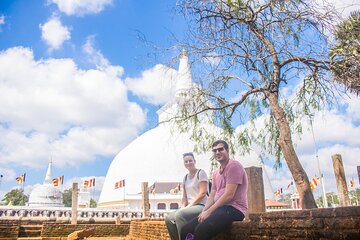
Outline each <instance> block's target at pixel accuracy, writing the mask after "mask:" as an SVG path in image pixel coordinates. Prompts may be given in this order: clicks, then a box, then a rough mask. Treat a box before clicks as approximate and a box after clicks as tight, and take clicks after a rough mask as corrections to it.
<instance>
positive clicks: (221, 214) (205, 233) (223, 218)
mask: <svg viewBox="0 0 360 240" xmlns="http://www.w3.org/2000/svg"><path fill="white" fill-rule="evenodd" d="M244 217H245V216H244V214H243V213H242V212H240V211H239V210H237V209H235V208H233V207H232V206H229V205H225V206H222V207H220V208H218V209H216V210H215V211H214V212H213V213H212V214H211V215H210V216H209V217H208V218H207V219H205V220H204V221H203V222H201V223H199V224H198V225H197V227H196V228H195V232H194V235H195V239H196V240H206V239H211V238H212V237H214V236H216V235H217V234H219V233H221V232H223V231H224V230H226V229H227V228H228V227H230V226H231V223H232V222H233V221H242V220H243V219H244Z"/></svg>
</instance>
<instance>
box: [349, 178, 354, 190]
mask: <svg viewBox="0 0 360 240" xmlns="http://www.w3.org/2000/svg"><path fill="white" fill-rule="evenodd" d="M353 187H355V181H354V179H353V178H352V179H350V181H349V188H353Z"/></svg>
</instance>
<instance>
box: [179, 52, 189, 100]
mask: <svg viewBox="0 0 360 240" xmlns="http://www.w3.org/2000/svg"><path fill="white" fill-rule="evenodd" d="M191 87H192V76H191V71H190V65H189V59H188V57H187V56H186V50H185V49H183V50H182V56H181V58H180V63H179V69H178V75H177V81H176V95H179V94H181V93H182V92H186V91H188V90H189V89H191Z"/></svg>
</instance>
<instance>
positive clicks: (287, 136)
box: [268, 93, 317, 209]
mask: <svg viewBox="0 0 360 240" xmlns="http://www.w3.org/2000/svg"><path fill="white" fill-rule="evenodd" d="M268 99H269V103H270V109H271V111H272V114H274V117H275V119H276V122H277V124H278V126H279V131H280V136H279V139H278V144H279V146H280V148H281V151H282V153H283V155H284V158H285V161H286V164H287V165H288V167H289V169H290V172H291V174H292V176H293V178H294V181H295V184H296V189H297V191H298V193H299V196H300V204H301V207H302V208H303V209H310V208H317V206H316V202H315V199H314V196H313V194H312V191H311V188H310V184H309V179H308V176H307V174H306V172H305V171H304V169H303V167H302V166H301V164H300V161H299V159H298V157H297V155H296V152H295V149H294V146H293V143H292V140H291V133H290V127H289V123H288V121H287V119H286V118H285V114H284V111H283V109H282V108H281V107H280V106H279V102H278V97H277V93H269V94H268Z"/></svg>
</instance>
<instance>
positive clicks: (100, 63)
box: [83, 35, 124, 75]
mask: <svg viewBox="0 0 360 240" xmlns="http://www.w3.org/2000/svg"><path fill="white" fill-rule="evenodd" d="M94 43H95V36H93V35H92V36H88V37H87V38H86V42H85V44H84V45H83V52H84V53H85V54H86V55H87V56H88V61H89V62H90V63H91V64H94V65H95V66H96V67H97V68H98V69H101V70H103V71H106V72H109V73H110V74H116V75H122V74H123V73H124V68H123V67H120V66H111V65H110V63H109V61H108V60H107V59H106V58H105V57H104V56H103V55H102V53H101V52H100V51H99V50H96V49H95V48H94Z"/></svg>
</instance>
